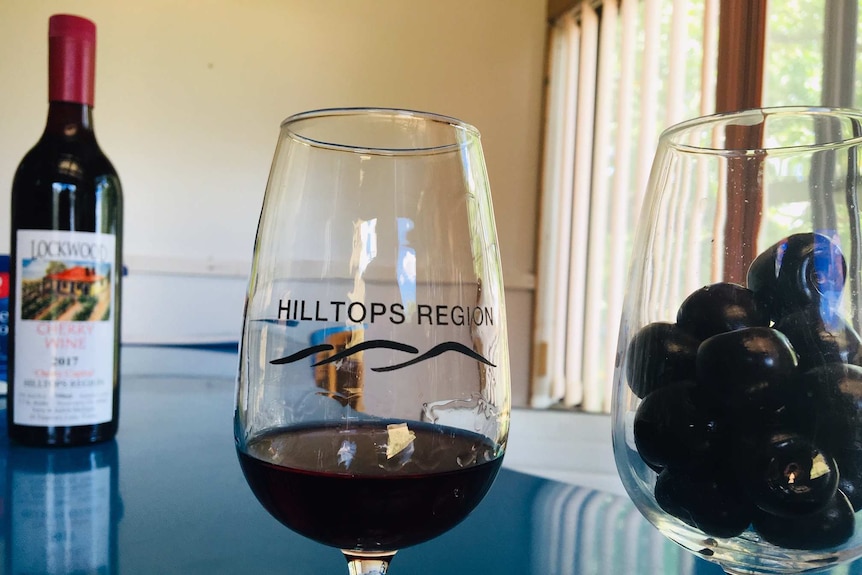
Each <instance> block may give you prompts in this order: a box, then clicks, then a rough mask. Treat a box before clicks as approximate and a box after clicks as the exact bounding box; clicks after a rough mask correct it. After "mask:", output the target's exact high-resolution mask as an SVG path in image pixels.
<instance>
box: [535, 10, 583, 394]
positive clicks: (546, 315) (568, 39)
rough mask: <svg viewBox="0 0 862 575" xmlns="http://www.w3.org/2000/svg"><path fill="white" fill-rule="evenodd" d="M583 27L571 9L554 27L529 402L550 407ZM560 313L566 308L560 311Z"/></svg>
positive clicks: (559, 357) (557, 383) (562, 328)
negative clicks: (539, 295)
mask: <svg viewBox="0 0 862 575" xmlns="http://www.w3.org/2000/svg"><path fill="white" fill-rule="evenodd" d="M579 37H580V30H579V28H578V25H577V22H576V21H575V18H574V16H573V15H572V14H567V15H565V16H563V17H562V18H561V19H560V21H558V22H556V23H555V24H554V26H553V27H552V28H551V31H550V42H549V58H550V61H549V66H548V69H549V74H550V78H549V84H548V106H547V108H548V117H547V118H546V130H545V157H544V165H543V168H542V172H543V178H542V179H543V182H544V185H543V189H542V207H541V216H540V217H541V222H540V229H541V230H542V236H541V238H540V244H541V245H543V246H545V248H544V249H542V250H541V253H540V254H539V257H538V267H539V273H538V281H537V291H538V292H540V293H542V297H539V298H537V299H536V318H535V332H534V350H533V382H532V393H531V405H533V406H534V407H548V406H549V405H551V404H552V403H555V402H556V401H557V400H556V399H555V398H559V397H562V396H563V394H564V393H565V342H566V337H565V335H566V315H565V309H566V301H567V297H568V296H567V295H566V294H567V291H568V272H567V271H566V268H567V265H568V261H569V243H568V242H562V241H560V238H567V237H568V236H569V234H570V233H571V205H572V195H571V193H560V190H568V191H570V190H571V189H572V177H573V173H574V172H573V169H574V168H573V165H572V162H571V161H562V158H569V159H570V158H572V157H573V155H574V141H575V138H574V133H575V116H576V115H575V106H576V105H577V78H578V40H579ZM561 312H562V313H561Z"/></svg>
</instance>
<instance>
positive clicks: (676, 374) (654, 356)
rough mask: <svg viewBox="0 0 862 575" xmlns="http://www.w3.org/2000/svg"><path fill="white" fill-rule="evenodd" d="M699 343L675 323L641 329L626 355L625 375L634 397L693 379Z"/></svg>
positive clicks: (663, 323)
mask: <svg viewBox="0 0 862 575" xmlns="http://www.w3.org/2000/svg"><path fill="white" fill-rule="evenodd" d="M699 344H700V340H698V339H696V338H694V337H693V336H691V335H690V334H688V333H686V332H685V331H683V330H681V329H680V328H679V327H678V326H677V325H676V324H672V323H665V322H656V323H651V324H649V325H646V326H644V327H643V328H641V329H640V330H639V331H638V332H637V333H636V334H635V336H634V337H633V338H632V340H631V342H630V343H629V346H628V351H627V352H626V376H627V377H628V383H629V387H630V388H631V390H632V392H633V393H634V394H635V395H637V396H638V397H641V398H643V397H646V396H647V395H649V394H650V393H652V392H653V391H655V390H656V389H659V388H661V387H663V386H665V385H667V384H669V383H672V382H674V381H684V380H689V379H693V378H694V363H695V356H696V355H697V346H698V345H699Z"/></svg>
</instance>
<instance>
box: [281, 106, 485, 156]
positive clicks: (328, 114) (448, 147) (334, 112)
mask: <svg viewBox="0 0 862 575" xmlns="http://www.w3.org/2000/svg"><path fill="white" fill-rule="evenodd" d="M374 116H377V117H391V118H395V117H404V118H412V119H419V120H424V121H427V122H429V123H434V124H445V125H448V126H450V127H451V128H453V129H454V133H456V134H457V133H458V132H461V133H464V134H467V135H469V138H466V139H464V140H458V139H455V138H453V141H452V142H451V143H448V144H442V145H438V146H422V147H406V146H404V147H398V146H391V147H389V146H384V147H375V146H361V145H355V144H345V143H340V142H335V141H328V140H322V139H317V138H312V137H309V136H307V135H304V134H302V133H301V132H300V131H299V130H298V125H299V124H301V123H302V122H306V121H308V120H319V119H327V118H328V119H333V118H344V117H374ZM281 130H282V132H283V133H285V134H287V136H288V137H289V138H290V139H292V140H294V141H296V142H299V143H302V144H305V145H308V146H311V147H313V148H319V149H324V150H333V151H340V152H350V153H354V154H362V155H372V156H413V155H429V154H439V153H446V152H452V151H456V150H460V149H462V148H464V147H465V146H467V145H468V144H469V142H470V139H476V140H479V139H480V137H481V136H480V134H479V130H478V129H476V127H475V126H473V125H472V124H468V123H467V122H464V121H462V120H459V119H458V118H455V117H452V116H446V115H444V114H437V113H434V112H424V111H421V110H411V109H408V108H386V107H364V106H359V107H341V108H320V109H316V110H309V111H306V112H299V113H297V114H293V115H291V116H288V117H287V118H285V119H284V121H282V122H281Z"/></svg>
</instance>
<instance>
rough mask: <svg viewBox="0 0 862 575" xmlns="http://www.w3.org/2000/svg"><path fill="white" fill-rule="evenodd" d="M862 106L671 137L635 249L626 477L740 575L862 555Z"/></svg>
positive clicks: (698, 126)
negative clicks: (861, 194) (860, 195)
mask: <svg viewBox="0 0 862 575" xmlns="http://www.w3.org/2000/svg"><path fill="white" fill-rule="evenodd" d="M860 160H862V113H860V112H857V111H852V110H836V109H808V108H777V109H765V110H749V111H744V112H738V113H733V114H722V115H716V116H710V117H706V118H700V119H696V120H692V121H689V122H686V123H683V124H681V125H678V126H675V127H673V128H671V129H669V130H667V131H666V132H665V133H664V134H663V135H662V137H661V139H660V142H659V148H658V152H657V154H656V158H655V162H654V164H653V171H652V175H651V178H650V185H649V190H648V191H647V199H646V203H645V205H644V210H643V216H642V220H641V223H640V226H639V228H638V232H637V235H636V238H635V240H634V245H633V253H632V266H631V275H630V278H629V280H630V281H629V291H628V294H627V297H626V304H625V307H624V311H623V318H622V324H621V329H620V344H619V352H618V353H619V358H620V362H619V367H618V369H617V371H616V376H615V380H616V381H615V388H614V391H615V396H614V404H613V411H614V415H613V426H614V436H613V438H614V451H615V457H616V463H617V468H618V469H619V473H620V477H621V478H622V480H623V484H624V486H625V488H626V490H627V492H628V493H629V495H630V496H631V498H632V499H633V500H634V502H635V504H636V505H637V506H638V508H639V509H640V510H641V511H642V512H643V513H644V515H645V516H646V517H647V518H648V519H649V520H650V521H651V522H652V523H653V524H655V525H656V526H657V527H658V529H659V530H661V531H662V532H663V533H664V534H665V535H667V536H668V537H670V538H671V539H673V540H674V541H676V542H678V543H680V544H681V545H682V546H684V547H686V548H687V549H689V550H690V551H692V552H694V553H697V554H698V555H699V556H701V557H703V558H706V559H709V560H711V561H715V562H717V563H719V564H721V566H722V567H723V568H724V569H725V571H727V572H728V573H733V574H773V573H802V572H806V571H815V570H820V569H824V568H826V567H828V566H830V565H834V564H837V563H839V562H844V561H849V560H851V559H853V558H856V557H858V556H860V554H862V529H860V525H862V516H860V513H859V510H860V508H862V367H860V366H862V340H860V336H859V329H860V323H862V300H860V286H862V231H860V230H862V226H860V224H862V221H860V211H859V204H858V187H859V184H860V182H862V176H860V171H859V167H860Z"/></svg>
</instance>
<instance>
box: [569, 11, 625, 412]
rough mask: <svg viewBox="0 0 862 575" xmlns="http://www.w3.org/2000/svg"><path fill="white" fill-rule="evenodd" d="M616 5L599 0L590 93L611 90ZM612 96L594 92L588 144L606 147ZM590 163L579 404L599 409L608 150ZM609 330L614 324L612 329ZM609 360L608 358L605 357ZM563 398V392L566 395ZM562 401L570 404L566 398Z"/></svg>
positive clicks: (607, 369)
mask: <svg viewBox="0 0 862 575" xmlns="http://www.w3.org/2000/svg"><path fill="white" fill-rule="evenodd" d="M617 15H618V12H617V5H616V3H614V2H609V3H607V4H606V5H604V6H603V9H602V21H601V29H600V34H599V38H600V44H599V55H598V60H599V64H600V65H599V67H598V72H597V78H596V93H597V94H599V95H603V94H612V93H613V87H614V73H615V70H614V67H613V66H611V65H609V64H608V62H616V60H617V53H616V52H617V42H616V35H615V31H616V28H617ZM612 110H613V100H612V99H611V98H601V97H599V98H597V99H596V107H595V135H594V138H593V142H592V143H593V150H607V149H609V146H610V142H611V132H612V123H611V119H612V118H611V111H612ZM592 156H593V158H592V160H593V169H592V173H593V174H595V177H594V178H593V186H592V190H591V193H590V194H587V193H583V192H582V193H583V195H585V196H586V195H589V196H590V198H591V204H590V219H589V231H590V234H589V243H588V244H587V245H588V246H589V251H588V255H587V270H589V271H588V272H587V273H585V275H584V276H583V277H584V282H585V283H586V297H585V304H584V322H583V334H584V337H583V341H584V345H583V357H584V364H583V371H582V374H583V382H584V383H583V387H584V397H583V401H582V405H583V407H584V409H585V410H586V411H602V410H603V409H604V403H605V396H606V395H610V394H605V393H603V392H604V390H605V386H604V385H597V383H598V382H601V381H602V379H605V378H607V377H609V374H611V373H613V370H614V366H613V355H611V356H608V354H605V353H603V351H604V346H605V341H604V339H603V338H602V337H601V334H602V333H603V332H604V331H605V329H606V328H607V323H608V320H607V309H606V308H605V305H604V299H605V293H604V290H605V286H606V285H607V282H606V279H605V275H604V274H603V273H592V270H601V269H603V268H604V264H605V262H607V259H608V258H607V256H608V220H609V219H610V218H609V215H610V214H609V209H610V205H611V203H612V201H611V200H612V199H614V198H612V197H611V195H610V182H609V180H608V177H607V175H608V174H609V172H610V170H611V157H610V155H609V154H595V153H594V154H592ZM613 331H615V330H613ZM609 360H610V361H609ZM566 399H567V400H568V397H567V398H566ZM566 404H567V405H574V404H572V403H570V402H569V401H566Z"/></svg>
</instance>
